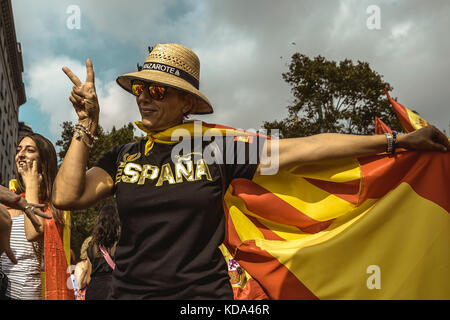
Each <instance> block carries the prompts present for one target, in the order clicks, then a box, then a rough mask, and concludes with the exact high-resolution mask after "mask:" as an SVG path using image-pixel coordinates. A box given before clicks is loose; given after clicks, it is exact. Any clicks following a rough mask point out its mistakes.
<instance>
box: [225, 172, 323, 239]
mask: <svg viewBox="0 0 450 320" xmlns="http://www.w3.org/2000/svg"><path fill="white" fill-rule="evenodd" d="M231 184H232V186H233V195H235V196H238V197H240V198H241V199H242V200H243V201H244V202H245V205H246V207H247V208H248V209H249V210H250V211H252V212H254V213H255V214H257V215H258V216H261V217H263V218H265V219H269V220H272V221H275V222H278V223H284V224H289V225H293V226H297V227H298V228H300V229H301V230H302V231H304V232H307V233H316V232H319V231H320V230H323V229H325V228H327V227H328V226H329V225H330V222H329V221H317V220H315V219H312V218H311V217H309V216H308V215H305V214H303V213H302V212H300V211H299V210H297V209H296V208H294V207H293V206H291V205H290V204H289V203H287V202H285V201H283V200H282V199H280V198H279V197H277V196H276V195H274V194H273V193H272V192H270V191H268V190H266V189H265V188H263V187H261V186H260V185H258V184H256V183H254V182H252V181H250V180H246V179H235V180H233V181H232V183H231Z"/></svg>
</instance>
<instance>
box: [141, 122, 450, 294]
mask: <svg viewBox="0 0 450 320" xmlns="http://www.w3.org/2000/svg"><path fill="white" fill-rule="evenodd" d="M180 128H181V129H186V130H187V131H189V132H190V133H192V132H193V130H194V127H193V124H192V123H189V124H183V125H181V126H178V127H175V128H172V129H170V131H171V132H165V133H164V134H161V135H159V136H158V140H161V139H166V140H167V137H170V136H171V135H172V134H171V133H172V132H173V130H177V129H180ZM211 128H214V129H218V130H219V132H221V133H222V134H223V133H224V132H226V133H227V134H228V135H229V134H233V132H234V131H233V130H234V129H233V128H229V127H223V126H219V125H211V124H205V123H202V130H200V132H201V133H200V134H204V133H205V131H207V130H208V129H211ZM235 134H236V135H241V134H242V131H235ZM245 134H247V135H248V133H245ZM150 135H151V134H149V136H148V139H149V140H150V139H152V140H154V141H153V142H151V143H154V142H156V143H159V142H160V141H156V140H155V139H153V138H151V137H150ZM165 137H166V138H165ZM449 175H450V153H436V152H413V151H400V152H398V153H397V154H395V155H394V156H390V155H386V154H380V155H375V156H369V157H359V158H356V157H355V158H346V159H338V160H329V161H322V162H319V163H314V164H299V165H297V166H296V167H293V168H290V169H289V170H281V171H279V172H278V173H277V174H276V175H267V176H263V175H258V176H255V177H254V178H253V179H252V180H251V181H250V180H246V179H235V180H233V181H232V182H231V184H230V186H229V187H228V189H227V190H226V193H225V196H224V199H223V203H224V213H225V216H226V230H225V240H224V243H223V245H222V246H221V247H220V249H221V251H222V253H223V255H224V258H225V260H226V261H227V263H228V267H229V274H230V281H231V283H232V287H233V292H234V297H235V299H265V298H268V299H450V282H449V281H446V279H448V274H450V251H449V250H448V249H449V243H450V192H449V190H450V179H448V178H449Z"/></svg>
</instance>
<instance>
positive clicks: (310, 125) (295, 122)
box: [264, 53, 402, 138]
mask: <svg viewBox="0 0 450 320" xmlns="http://www.w3.org/2000/svg"><path fill="white" fill-rule="evenodd" d="M382 78H383V77H382V76H381V75H379V74H378V73H377V72H375V71H373V70H372V69H371V68H370V66H369V64H368V63H367V62H361V61H358V63H356V64H354V63H353V62H352V61H351V60H348V59H345V60H343V61H340V62H339V63H336V62H335V61H328V60H326V59H325V58H324V57H322V56H317V57H315V58H313V59H310V58H309V57H307V56H305V55H303V54H300V53H295V54H294V55H293V56H292V60H291V63H290V66H289V71H288V72H286V73H284V74H283V79H284V80H285V81H286V82H287V83H288V84H289V85H290V86H291V91H292V93H293V96H294V100H293V102H292V105H291V106H289V107H288V117H287V118H285V119H284V120H281V121H272V122H264V128H265V129H269V130H270V129H279V130H280V136H281V137H282V138H289V137H300V136H309V135H313V134H318V133H324V132H338V133H353V134H373V132H374V118H375V116H377V117H379V118H380V119H381V120H383V121H384V122H385V123H386V124H387V125H388V126H390V127H391V128H392V129H393V130H397V131H402V127H401V125H400V123H399V121H398V120H397V117H396V116H395V113H394V111H393V109H392V107H391V106H390V104H389V101H388V100H387V98H386V96H385V94H384V91H383V89H384V88H386V89H387V90H392V87H391V86H390V84H389V83H387V82H385V81H383V79H382Z"/></svg>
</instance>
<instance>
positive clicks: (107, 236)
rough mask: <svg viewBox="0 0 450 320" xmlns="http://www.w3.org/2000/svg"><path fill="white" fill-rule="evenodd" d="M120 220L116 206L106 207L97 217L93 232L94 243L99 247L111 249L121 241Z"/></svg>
mask: <svg viewBox="0 0 450 320" xmlns="http://www.w3.org/2000/svg"><path fill="white" fill-rule="evenodd" d="M119 236H120V219H119V214H118V213H117V208H116V206H115V205H106V206H104V207H103V208H102V209H101V210H100V213H99V215H98V217H97V222H96V223H95V226H94V230H93V231H92V243H93V244H96V245H97V246H98V247H99V246H103V247H105V248H111V247H113V246H114V244H115V243H116V242H117V241H118V240H119Z"/></svg>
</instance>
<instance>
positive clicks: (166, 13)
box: [13, 0, 450, 142]
mask: <svg viewBox="0 0 450 320" xmlns="http://www.w3.org/2000/svg"><path fill="white" fill-rule="evenodd" d="M371 6H372V7H371ZM373 6H376V7H375V8H379V18H380V19H379V25H378V26H377V25H376V24H374V22H376V21H375V20H374V19H373V18H374V14H375V13H376V12H375V11H373V10H372V9H371V8H373ZM74 9H76V10H75V11H74ZM13 11H14V16H15V26H16V33H17V39H18V41H19V42H21V44H22V51H23V60H24V67H25V71H24V74H23V76H24V82H25V86H26V93H27V102H26V104H24V105H23V106H22V107H21V108H20V113H19V120H21V121H25V122H26V123H27V124H29V125H31V126H32V128H33V130H34V131H35V132H39V133H41V134H43V135H45V136H47V137H49V138H50V139H51V140H52V141H53V142H56V140H57V139H58V138H59V137H60V131H61V128H60V124H61V123H62V122H63V121H67V120H72V121H75V120H76V116H75V112H74V111H73V109H72V106H71V104H70V102H69V101H68V96H69V94H70V91H71V87H72V84H71V82H70V81H69V80H68V79H67V77H66V76H65V74H64V73H63V72H62V71H61V67H62V66H64V65H66V66H68V67H70V68H71V69H72V70H73V71H74V72H75V73H76V74H78V75H79V77H80V79H84V77H85V74H86V72H85V67H84V62H85V59H86V58H88V57H89V58H91V59H92V60H93V63H94V69H95V72H96V85H97V92H98V95H99V101H100V107H101V115H100V124H101V125H102V126H104V127H105V128H106V129H110V128H112V126H113V125H115V126H122V125H123V124H125V123H128V122H130V121H134V120H137V119H139V113H138V110H137V106H136V102H135V99H134V97H133V96H131V95H130V94H128V93H126V92H125V91H123V90H122V89H121V88H119V86H118V85H117V84H116V83H115V79H116V78H117V76H119V75H121V74H123V73H127V72H132V71H135V70H136V63H137V62H139V63H141V64H142V63H143V62H144V60H145V58H146V56H147V53H148V52H147V47H148V46H154V45H155V44H157V43H181V44H183V45H185V46H187V47H189V48H191V49H193V50H194V51H195V52H196V53H197V55H198V56H199V58H200V61H201V75H200V90H201V91H202V92H203V93H204V94H205V95H206V96H207V97H208V98H209V100H210V101H211V102H212V104H213V106H214V109H215V112H214V114H213V115H208V116H199V117H198V119H200V120H203V121H206V122H213V123H219V124H223V125H229V126H233V127H235V128H242V129H250V128H255V129H257V128H260V127H261V126H262V124H263V122H264V121H268V120H275V119H278V120H281V119H283V118H284V117H286V116H287V109H286V107H287V106H288V105H289V104H290V102H291V101H292V96H291V93H290V88H289V86H288V85H287V84H286V83H285V82H284V81H283V79H282V76H281V74H282V73H283V72H286V71H287V66H288V64H289V61H290V57H291V56H292V54H293V53H295V52H301V53H304V54H306V55H308V56H310V57H314V56H317V55H322V56H324V57H326V58H327V59H331V60H337V61H340V60H343V59H346V58H349V59H352V60H354V61H355V62H356V61H357V60H361V61H367V62H369V63H370V65H371V67H372V68H373V69H374V70H376V71H377V72H378V73H380V74H382V75H383V76H384V79H385V80H386V81H387V82H389V83H390V84H391V85H392V86H393V88H394V90H393V91H392V93H391V95H392V96H394V97H398V101H399V102H400V103H402V104H403V105H405V106H407V107H409V108H411V109H414V110H416V111H418V112H419V113H420V115H421V116H422V117H423V118H425V119H426V120H428V121H429V122H431V123H433V124H435V125H436V126H438V127H439V128H441V129H445V130H447V132H448V130H449V125H450V106H449V104H450V103H449V101H450V90H449V83H450V81H449V80H450V59H449V56H450V40H449V36H448V32H449V30H450V21H449V19H448V17H449V15H450V1H447V0H433V1H420V0H367V1H366V0H340V1H335V0H328V1H324V0H323V1H318V0H314V1H309V0H308V1H307V0H289V1H288V0H280V1H268V0H267V1H266V0H245V1H244V0H239V1H237V0H226V1H225V0H151V1H150V0H146V1H145V0H133V1H122V0H95V1H87V0H69V1H67V0H41V1H35V0H13ZM77 12H79V19H76V18H77V17H78V16H74V15H76V14H77ZM77 22H79V28H77V25H76V23H77ZM368 22H369V26H372V27H371V28H369V27H368ZM370 23H372V24H370ZM73 26H75V28H73ZM374 27H375V28H374Z"/></svg>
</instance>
